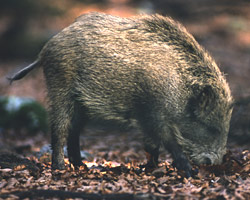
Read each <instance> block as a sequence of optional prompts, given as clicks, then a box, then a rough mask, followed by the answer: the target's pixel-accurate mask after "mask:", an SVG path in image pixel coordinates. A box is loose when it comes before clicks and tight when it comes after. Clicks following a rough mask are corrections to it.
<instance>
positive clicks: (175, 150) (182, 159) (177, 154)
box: [164, 140, 193, 178]
mask: <svg viewBox="0 0 250 200" xmlns="http://www.w3.org/2000/svg"><path fill="white" fill-rule="evenodd" d="M164 146H165V148H166V149H167V150H168V151H169V152H170V153H171V155H172V158H173V160H174V162H173V165H174V166H175V167H176V168H177V169H178V170H184V171H185V174H186V177H188V178H189V177H191V176H192V175H193V171H192V166H191V164H190V162H189V160H188V159H187V157H186V155H185V154H184V153H183V151H182V149H181V147H180V146H179V144H177V142H175V141H174V140H173V141H170V142H167V143H164Z"/></svg>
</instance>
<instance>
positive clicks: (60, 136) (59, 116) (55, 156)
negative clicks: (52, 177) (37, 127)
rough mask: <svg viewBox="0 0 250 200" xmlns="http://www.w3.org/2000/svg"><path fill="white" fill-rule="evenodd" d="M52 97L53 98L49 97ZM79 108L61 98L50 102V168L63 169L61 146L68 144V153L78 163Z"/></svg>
mask: <svg viewBox="0 0 250 200" xmlns="http://www.w3.org/2000/svg"><path fill="white" fill-rule="evenodd" d="M50 99H54V98H50ZM79 112H80V110H79V109H78V108H76V107H75V105H74V103H73V101H72V100H69V99H66V98H65V99H64V100H63V99H61V101H59V100H58V99H57V102H51V106H50V111H49V116H50V123H51V144H52V150H53V152H52V168H54V169H64V168H65V165H64V151H63V148H64V146H65V145H66V139H67V145H68V155H69V158H70V161H71V162H72V163H73V164H74V165H80V162H81V158H80V148H79V132H80V130H81V127H82V126H81V124H80V122H79V120H77V117H78V116H79Z"/></svg>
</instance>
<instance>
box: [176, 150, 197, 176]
mask: <svg viewBox="0 0 250 200" xmlns="http://www.w3.org/2000/svg"><path fill="white" fill-rule="evenodd" d="M173 166H174V167H176V168H177V169H178V170H183V171H184V172H185V176H186V177H187V178H189V177H191V176H193V175H195V174H196V173H195V172H194V171H193V170H192V166H191V164H190V163H189V161H188V159H187V158H186V156H184V155H182V156H180V157H178V158H177V159H175V160H174V162H173Z"/></svg>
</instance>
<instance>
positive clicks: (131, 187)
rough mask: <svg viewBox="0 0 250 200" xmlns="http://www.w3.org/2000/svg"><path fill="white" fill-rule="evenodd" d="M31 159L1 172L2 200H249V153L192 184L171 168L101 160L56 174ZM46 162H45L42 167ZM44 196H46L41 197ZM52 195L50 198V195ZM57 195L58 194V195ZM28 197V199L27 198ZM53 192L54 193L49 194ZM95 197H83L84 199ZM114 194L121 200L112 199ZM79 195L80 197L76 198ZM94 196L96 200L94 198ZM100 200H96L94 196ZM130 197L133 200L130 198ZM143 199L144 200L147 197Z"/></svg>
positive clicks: (208, 169)
mask: <svg viewBox="0 0 250 200" xmlns="http://www.w3.org/2000/svg"><path fill="white" fill-rule="evenodd" d="M45 158H46V155H44V156H43V157H42V159H40V160H38V159H37V158H36V157H29V158H28V160H29V161H30V163H33V164H35V165H36V167H37V168H38V169H39V170H37V171H35V172H34V170H32V169H33V168H32V167H30V166H29V164H28V162H27V160H26V162H24V163H22V164H20V165H16V166H15V167H13V168H2V169H0V180H1V181H0V191H1V195H0V197H2V198H7V197H8V198H16V199H18V198H21V197H22V198H35V197H37V198H40V199H43V198H53V197H57V198H59V197H60V198H66V197H67V198H74V197H78V198H81V197H82V198H84V197H85V198H86V199H114V198H119V199H153V198H155V199H249V198H250V178H249V175H250V152H249V151H248V150H245V151H237V150H236V151H234V152H233V153H232V152H229V153H228V154H227V155H226V157H225V159H224V163H223V164H222V165H218V166H201V167H199V173H198V174H197V175H196V176H195V177H193V178H189V179H186V178H183V177H182V176H181V175H180V174H179V173H178V172H177V171H176V169H175V168H173V167H172V165H171V164H170V163H169V162H168V161H165V162H161V163H160V165H159V168H158V169H155V170H153V171H152V172H148V171H146V170H145V168H144V167H143V165H140V163H139V162H129V163H126V164H125V163H123V162H114V161H113V162H112V161H105V160H104V159H100V160H98V161H93V162H84V165H83V166H82V167H80V168H79V169H74V168H73V167H72V166H71V165H70V164H69V163H68V162H67V159H65V161H66V162H67V163H68V164H67V169H66V170H54V171H52V170H51V163H50V158H49V155H47V158H46V159H45ZM41 161H42V162H41ZM41 191H42V192H41ZM46 191H47V192H46ZM53 191H54V192H53ZM22 192H23V193H22ZM48 192H49V193H48ZM83 194H84V195H86V194H88V195H90V196H87V197H86V196H81V195H83ZM114 194H117V195H120V196H115V197H114V196H113V195H114ZM77 195H80V196H77ZM91 195H94V196H91ZM95 195H97V196H95ZM128 195H129V196H128ZM143 195H144V196H143Z"/></svg>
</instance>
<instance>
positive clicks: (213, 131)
mask: <svg viewBox="0 0 250 200" xmlns="http://www.w3.org/2000/svg"><path fill="white" fill-rule="evenodd" d="M193 93H194V94H193V97H192V98H191V99H190V100H189V103H188V105H187V108H186V115H185V117H184V119H183V120H181V121H180V122H179V124H178V125H177V126H176V127H175V129H176V131H175V132H176V139H177V142H178V143H179V144H180V146H181V147H182V149H183V151H184V153H185V154H186V155H187V156H188V157H189V159H190V160H191V161H193V162H194V163H195V164H198V165H200V164H220V163H221V162H222V160H223V156H224V155H225V153H226V143H227V137H228V132H229V124H230V119H231V114H232V109H233V108H232V105H233V104H232V97H231V94H230V90H229V88H228V86H227V85H223V87H218V85H216V86H211V85H207V86H202V88H200V86H199V87H198V88H195V89H194V92H193ZM177 127H178V128H177Z"/></svg>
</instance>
